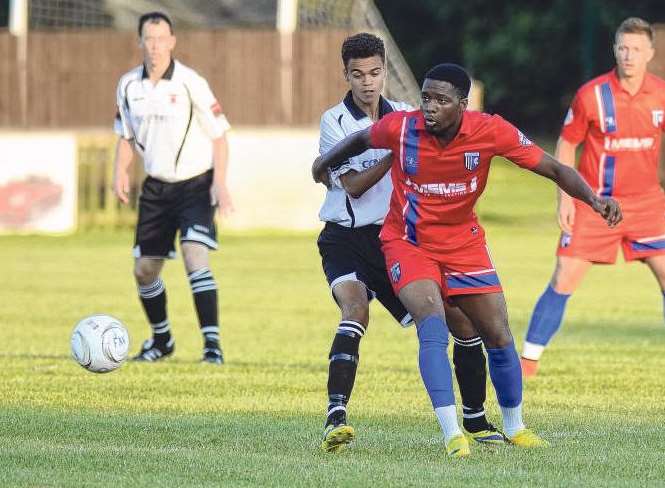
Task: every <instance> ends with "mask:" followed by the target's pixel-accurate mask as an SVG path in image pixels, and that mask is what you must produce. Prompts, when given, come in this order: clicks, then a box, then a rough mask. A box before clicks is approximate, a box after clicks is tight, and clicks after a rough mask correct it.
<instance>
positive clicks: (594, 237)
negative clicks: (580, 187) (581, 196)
mask: <svg viewBox="0 0 665 488" xmlns="http://www.w3.org/2000/svg"><path fill="white" fill-rule="evenodd" d="M617 201H618V202H619V205H621V212H622V213H623V220H622V221H621V223H619V225H617V226H616V227H614V228H610V227H608V226H607V224H606V223H605V221H604V220H603V218H602V217H601V216H600V215H598V214H597V213H596V212H594V211H593V210H592V209H591V207H589V206H588V205H585V204H584V203H582V202H580V201H578V200H575V222H574V224H573V232H572V235H569V234H566V233H562V234H561V239H560V240H559V247H558V249H557V256H568V257H576V258H581V259H584V260H587V261H591V262H593V263H600V264H613V263H614V262H615V261H616V258H617V251H618V249H619V245H621V247H622V249H623V257H624V259H625V260H626V261H634V260H638V259H644V258H648V257H649V256H656V255H659V254H665V196H664V195H663V193H662V192H658V193H651V194H649V195H644V196H639V197H633V198H617Z"/></svg>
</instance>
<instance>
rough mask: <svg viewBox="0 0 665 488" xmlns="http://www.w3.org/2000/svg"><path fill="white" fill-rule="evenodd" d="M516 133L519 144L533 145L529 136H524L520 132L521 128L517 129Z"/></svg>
mask: <svg viewBox="0 0 665 488" xmlns="http://www.w3.org/2000/svg"><path fill="white" fill-rule="evenodd" d="M517 135H518V136H519V138H520V144H521V145H522V146H531V145H533V142H531V141H530V140H529V138H528V137H527V136H525V135H524V134H523V133H522V131H521V130H518V131H517Z"/></svg>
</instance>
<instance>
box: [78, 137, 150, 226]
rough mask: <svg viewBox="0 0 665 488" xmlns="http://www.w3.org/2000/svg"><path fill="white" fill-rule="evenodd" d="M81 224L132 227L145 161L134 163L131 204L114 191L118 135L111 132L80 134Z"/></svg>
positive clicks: (79, 218) (79, 206) (79, 195)
mask: <svg viewBox="0 0 665 488" xmlns="http://www.w3.org/2000/svg"><path fill="white" fill-rule="evenodd" d="M77 139H78V227H79V229H83V230H85V229H94V228H118V227H131V226H133V225H134V223H135V222H136V204H137V198H138V191H139V188H140V184H141V182H142V181H143V178H144V176H145V174H144V172H143V163H142V161H141V160H140V159H138V158H137V159H136V160H135V161H134V164H133V165H132V174H131V193H130V202H129V205H124V204H121V203H120V202H119V201H118V199H117V198H116V197H115V195H114V194H113V190H112V183H113V158H114V154H115V141H116V138H115V137H114V136H110V135H80V136H78V138H77Z"/></svg>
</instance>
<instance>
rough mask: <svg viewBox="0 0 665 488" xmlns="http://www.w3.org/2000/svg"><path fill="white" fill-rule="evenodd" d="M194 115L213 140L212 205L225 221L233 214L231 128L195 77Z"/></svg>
mask: <svg viewBox="0 0 665 488" xmlns="http://www.w3.org/2000/svg"><path fill="white" fill-rule="evenodd" d="M189 84H190V95H191V99H192V105H193V109H194V113H195V115H196V118H197V120H198V122H199V123H200V124H201V127H203V130H204V131H205V132H206V133H207V134H208V136H209V137H210V139H211V140H212V160H213V179H212V186H211V187H210V201H211V203H212V205H215V206H217V210H218V212H219V214H220V215H221V216H222V217H224V216H228V215H229V214H230V213H231V212H232V211H233V201H232V199H231V192H230V191H229V189H228V187H227V185H226V174H227V170H228V163H229V145H228V140H227V138H226V132H227V131H228V130H229V129H230V128H231V125H230V124H229V122H228V120H227V119H226V116H225V115H224V112H223V111H222V107H221V105H220V103H219V102H218V101H217V99H216V98H215V95H214V94H213V93H212V90H211V89H210V85H208V82H207V81H206V80H205V78H203V77H202V76H198V75H195V76H193V77H192V79H191V80H190V81H189Z"/></svg>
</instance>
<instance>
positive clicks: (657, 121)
mask: <svg viewBox="0 0 665 488" xmlns="http://www.w3.org/2000/svg"><path fill="white" fill-rule="evenodd" d="M664 115H665V110H652V111H651V121H652V122H653V125H654V126H655V127H660V126H661V125H662V124H663V116H664Z"/></svg>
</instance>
